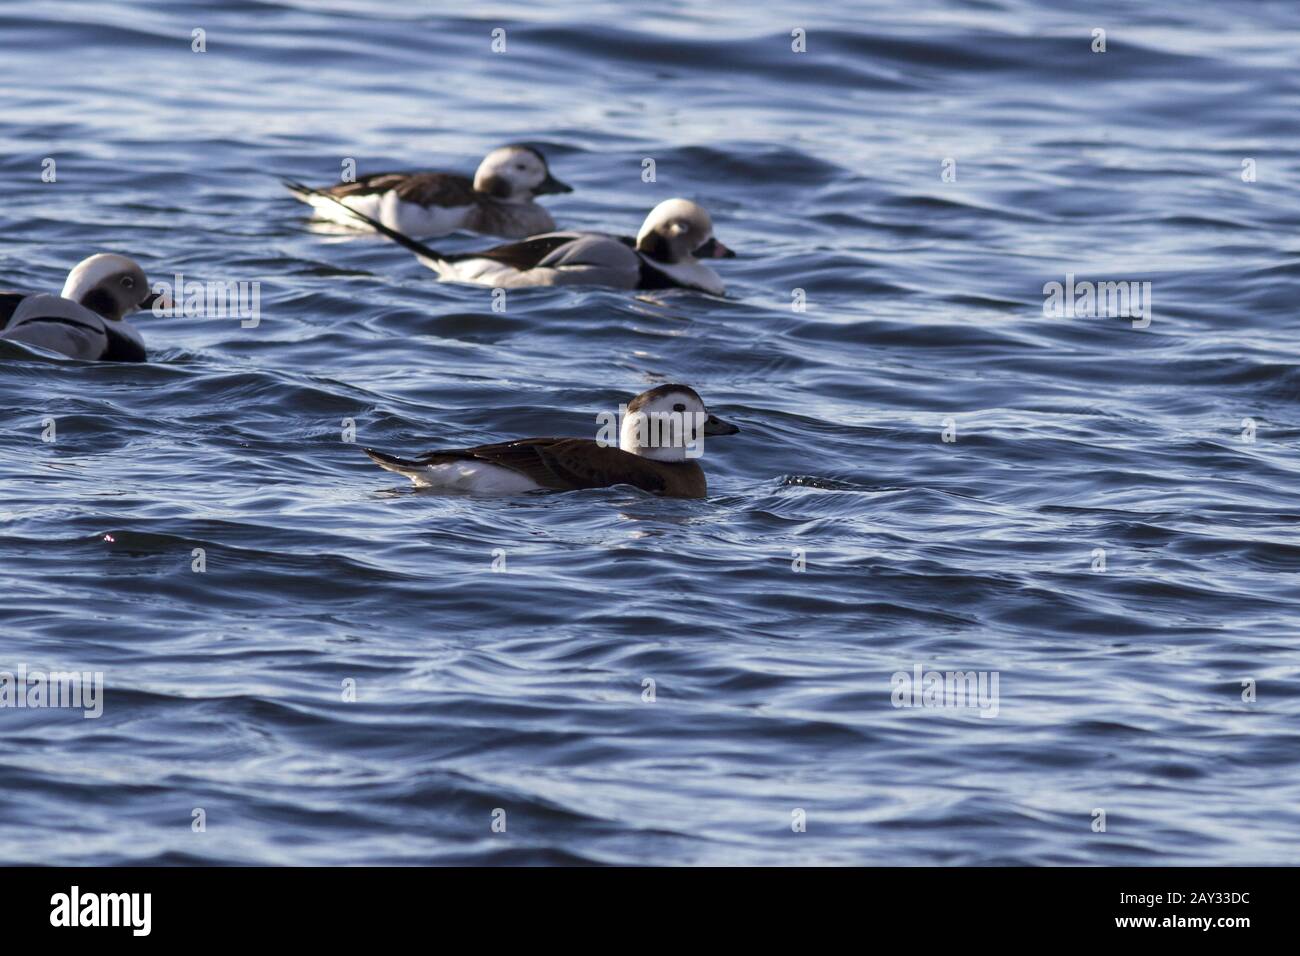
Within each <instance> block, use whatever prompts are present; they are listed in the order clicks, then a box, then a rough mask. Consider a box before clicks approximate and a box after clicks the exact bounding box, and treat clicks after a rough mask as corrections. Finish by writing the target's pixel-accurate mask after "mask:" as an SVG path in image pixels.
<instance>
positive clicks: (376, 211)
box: [284, 145, 573, 239]
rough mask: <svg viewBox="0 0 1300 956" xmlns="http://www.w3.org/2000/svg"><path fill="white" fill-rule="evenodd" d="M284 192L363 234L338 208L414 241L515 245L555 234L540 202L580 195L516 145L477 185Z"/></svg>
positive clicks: (452, 180)
mask: <svg viewBox="0 0 1300 956" xmlns="http://www.w3.org/2000/svg"><path fill="white" fill-rule="evenodd" d="M284 184H285V186H287V187H288V188H289V190H290V191H291V192H292V193H293V194H294V195H295V196H297V197H298V198H299V199H301V200H302V201H303V202H305V203H307V204H309V205H310V206H311V207H312V208H313V209H315V210H316V212H317V214H318V215H319V216H320V217H321V218H322V219H325V220H327V221H329V222H335V223H341V224H343V225H347V226H354V227H355V226H357V220H356V219H355V218H354V217H352V216H349V215H348V214H347V213H346V212H345V211H343V210H342V209H340V208H339V207H338V205H337V204H338V203H341V204H343V205H345V206H347V207H348V208H350V209H355V210H357V211H359V212H362V213H365V214H366V215H367V216H371V217H373V218H375V219H378V220H379V221H381V222H382V223H384V224H385V225H386V226H390V227H391V228H393V229H400V230H401V231H402V232H405V233H409V234H410V235H413V236H445V235H448V234H449V233H453V232H456V231H458V230H462V229H463V230H466V231H468V232H478V233H483V234H485V235H489V236H505V237H507V238H510V239H519V238H522V237H524V236H532V235H536V234H537V233H539V232H546V231H548V230H550V229H554V228H555V220H554V219H552V218H551V214H550V213H549V212H547V211H546V210H545V209H544V208H543V207H541V206H539V205H538V204H537V203H535V202H533V197H534V196H543V195H546V194H548V193H571V192H573V187H572V186H567V185H565V184H564V183H562V182H560V181H559V180H558V179H556V178H555V177H554V176H552V175H551V171H550V168H549V167H548V166H547V165H546V157H544V156H543V155H542V154H541V152H539V151H538V150H536V149H534V148H533V147H531V146H517V145H516V146H502V147H501V148H500V149H494V150H492V152H490V153H488V154H487V156H486V157H485V158H484V159H483V162H482V163H480V164H479V167H478V172H476V173H475V174H474V178H473V179H470V178H469V177H468V176H460V175H457V174H456V173H373V174H371V175H369V176H363V177H362V178H361V179H358V180H357V181H356V182H353V183H339V184H338V185H336V186H330V187H328V188H326V189H312V188H311V187H310V186H304V185H302V184H301V183H297V182H294V181H292V180H288V179H286V180H284ZM325 197H330V198H325ZM331 199H333V200H334V201H333V202H331V201H330V200H331Z"/></svg>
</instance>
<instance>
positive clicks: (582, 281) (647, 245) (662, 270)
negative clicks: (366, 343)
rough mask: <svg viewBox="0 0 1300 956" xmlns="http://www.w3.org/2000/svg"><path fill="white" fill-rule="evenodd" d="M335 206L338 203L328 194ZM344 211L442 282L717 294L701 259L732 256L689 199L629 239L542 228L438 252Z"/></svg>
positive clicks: (720, 290)
mask: <svg viewBox="0 0 1300 956" xmlns="http://www.w3.org/2000/svg"><path fill="white" fill-rule="evenodd" d="M330 199H331V200H333V201H334V202H336V203H338V202H339V200H337V199H334V198H333V197H330ZM348 212H349V214H351V215H352V216H354V217H357V218H360V219H362V220H363V221H365V222H367V223H369V224H370V226H371V227H372V228H374V229H375V230H376V231H378V232H381V233H383V234H384V235H385V236H387V237H388V238H389V239H392V240H393V241H394V242H396V243H399V244H401V245H403V246H405V247H406V248H408V249H410V250H411V251H412V252H414V253H415V254H416V255H417V256H419V258H420V261H421V262H423V263H424V264H425V265H426V266H428V267H429V268H430V269H433V270H434V271H435V272H437V273H438V277H439V278H440V279H442V280H443V281H444V282H468V283H472V284H474V285H488V286H493V287H494V288H503V287H506V288H520V287H525V286H539V285H604V286H613V287H614V288H617V289H675V288H682V289H695V290H697V291H700V292H708V293H710V294H711V295H723V294H724V293H725V292H726V287H725V286H724V285H723V284H722V280H721V279H720V278H719V277H718V274H717V273H716V272H714V271H713V270H712V269H710V268H709V267H708V266H706V265H705V264H704V263H702V262H700V261H699V260H700V259H730V258H733V257H734V256H735V255H736V254H735V253H734V252H732V251H731V250H730V249H728V248H727V247H726V246H724V245H723V244H722V243H720V242H718V240H717V239H715V238H713V220H712V219H710V218H709V214H708V213H707V212H705V211H704V210H703V209H702V208H701V207H699V206H697V205H696V204H695V203H693V202H691V201H690V200H689V199H666V200H664V201H663V202H661V203H660V204H659V205H657V206H655V207H654V209H652V210H650V214H649V215H648V216H646V217H645V222H643V223H642V224H641V231H640V232H638V233H637V235H636V238H635V239H633V238H632V237H631V236H612V235H608V234H606V233H603V232H548V233H544V234H542V235H540V236H530V237H529V238H527V239H525V240H523V241H522V242H511V243H507V244H506V245H504V246H494V247H493V248H491V249H484V250H482V251H479V252H460V253H455V254H452V255H445V254H443V253H441V252H438V251H437V250H436V249H431V248H430V247H429V246H426V245H425V244H424V243H422V242H419V241H417V240H415V239H412V238H411V237H410V236H407V235H404V234H403V233H402V232H400V231H399V230H397V229H393V228H391V227H390V226H387V225H385V224H384V223H382V222H379V221H378V220H375V219H373V218H371V217H370V216H367V215H365V214H364V213H361V212H360V211H358V210H356V209H351V208H350V207H349V209H348Z"/></svg>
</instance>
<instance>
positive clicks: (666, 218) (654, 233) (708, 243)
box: [636, 199, 735, 265]
mask: <svg viewBox="0 0 1300 956" xmlns="http://www.w3.org/2000/svg"><path fill="white" fill-rule="evenodd" d="M636 249H637V252H640V253H641V254H642V255H645V256H648V257H649V258H651V259H654V260H655V261H656V262H661V263H664V264H665V265H673V264H674V263H678V262H694V261H695V260H697V259H730V258H732V257H734V256H735V253H734V252H732V251H731V250H730V249H728V248H727V247H726V246H724V245H723V244H722V243H720V242H718V240H717V239H714V238H713V220H712V219H710V218H709V214H708V213H707V212H705V211H704V210H703V209H702V208H701V207H700V206H697V205H696V204H695V203H693V202H691V201H690V200H689V199H665V200H664V201H663V202H661V203H660V204H659V205H657V206H655V207H654V208H653V209H651V210H650V215H648V216H646V217H645V222H643V223H642V224H641V231H640V232H638V233H637V234H636Z"/></svg>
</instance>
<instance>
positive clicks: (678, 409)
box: [673, 402, 686, 412]
mask: <svg viewBox="0 0 1300 956" xmlns="http://www.w3.org/2000/svg"><path fill="white" fill-rule="evenodd" d="M673 411H675V412H684V411H686V406H685V405H684V404H683V403H682V402H678V403H677V404H676V405H674V406H673Z"/></svg>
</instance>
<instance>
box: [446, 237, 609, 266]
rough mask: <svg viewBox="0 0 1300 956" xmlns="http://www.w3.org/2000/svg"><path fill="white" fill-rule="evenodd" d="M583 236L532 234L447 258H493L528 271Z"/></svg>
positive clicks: (457, 259) (454, 260) (455, 259)
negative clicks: (517, 240)
mask: <svg viewBox="0 0 1300 956" xmlns="http://www.w3.org/2000/svg"><path fill="white" fill-rule="evenodd" d="M582 237H583V233H580V232H547V233H543V234H542V235H540V236H530V237H529V238H527V239H522V240H520V241H519V242H508V243H506V244H505V245H501V246H493V247H492V248H491V249H484V250H482V251H480V252H461V253H457V254H456V255H451V256H447V257H446V259H447V261H448V262H457V261H464V260H467V259H491V260H492V261H493V262H499V263H501V264H502V265H505V266H509V267H510V268H512V269H518V270H519V271H520V272H527V271H528V270H529V269H536V268H537V267H538V266H539V265H543V264H544V263H545V262H546V261H547V260H548V259H549V258H550V257H551V256H553V255H555V254H556V253H557V251H560V250H563V249H564V248H565V247H566V246H571V245H573V244H574V243H576V242H578V241H579V240H581V239H582Z"/></svg>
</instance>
